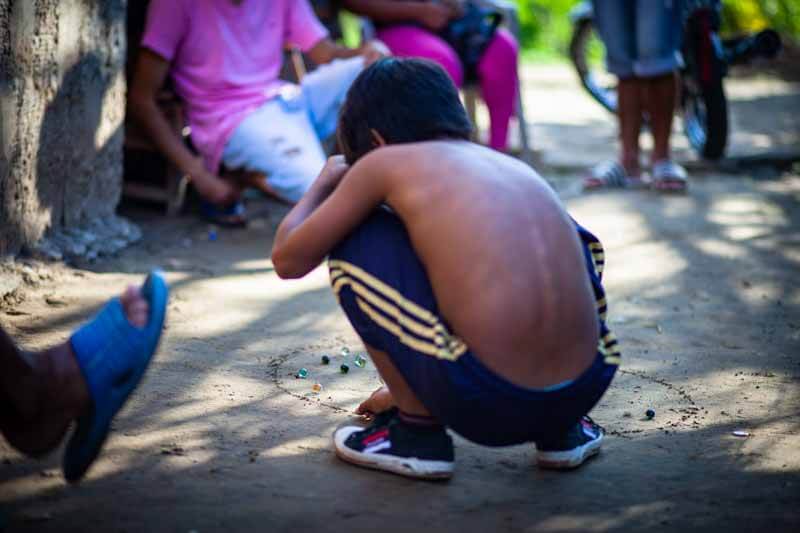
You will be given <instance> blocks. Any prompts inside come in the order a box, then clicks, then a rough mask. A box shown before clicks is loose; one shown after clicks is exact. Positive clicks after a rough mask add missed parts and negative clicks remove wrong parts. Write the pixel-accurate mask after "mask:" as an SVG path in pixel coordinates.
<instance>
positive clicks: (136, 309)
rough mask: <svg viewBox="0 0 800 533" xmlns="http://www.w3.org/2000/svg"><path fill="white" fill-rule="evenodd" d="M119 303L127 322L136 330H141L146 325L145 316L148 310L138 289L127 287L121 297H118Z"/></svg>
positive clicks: (145, 301)
mask: <svg viewBox="0 0 800 533" xmlns="http://www.w3.org/2000/svg"><path fill="white" fill-rule="evenodd" d="M119 301H120V303H122V308H123V309H124V310H125V316H126V317H128V322H130V323H131V324H132V325H133V326H136V327H137V328H143V327H145V326H146V325H147V316H148V313H149V312H150V308H149V306H148V305H147V300H145V299H144V296H142V293H141V291H140V290H139V287H135V286H133V285H129V286H128V288H127V289H126V290H125V292H123V293H122V296H120V297H119Z"/></svg>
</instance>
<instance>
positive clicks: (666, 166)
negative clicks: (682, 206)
mask: <svg viewBox="0 0 800 533" xmlns="http://www.w3.org/2000/svg"><path fill="white" fill-rule="evenodd" d="M651 172H652V175H653V188H654V189H655V190H657V191H661V192H679V193H680V192H686V189H688V187H689V181H688V179H689V175H688V174H687V173H686V169H685V168H683V167H682V166H680V165H679V164H678V163H675V162H674V161H671V160H669V159H662V160H661V161H656V162H655V163H653V169H652V171H651Z"/></svg>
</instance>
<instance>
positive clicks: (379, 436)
mask: <svg viewBox="0 0 800 533" xmlns="http://www.w3.org/2000/svg"><path fill="white" fill-rule="evenodd" d="M388 436H389V430H388V429H382V430H380V431H379V432H377V433H373V434H372V435H370V436H369V437H366V438H364V440H363V441H361V442H362V443H363V444H364V445H365V446H369V445H370V444H372V443H373V442H375V441H378V440H381V439H385V438H386V437H388Z"/></svg>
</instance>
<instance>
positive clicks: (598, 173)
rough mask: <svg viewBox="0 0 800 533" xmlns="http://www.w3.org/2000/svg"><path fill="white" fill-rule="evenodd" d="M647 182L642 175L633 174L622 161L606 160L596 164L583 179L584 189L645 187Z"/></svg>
mask: <svg viewBox="0 0 800 533" xmlns="http://www.w3.org/2000/svg"><path fill="white" fill-rule="evenodd" d="M646 186H647V184H646V183H645V182H644V181H643V180H642V178H641V176H640V175H631V173H629V172H628V171H627V170H625V167H624V166H622V164H621V163H619V162H617V161H605V162H603V163H600V164H598V165H595V166H594V167H592V168H591V169H590V170H589V174H588V175H587V176H586V177H585V178H584V179H583V190H585V191H589V190H596V189H627V188H632V189H636V188H643V187H646Z"/></svg>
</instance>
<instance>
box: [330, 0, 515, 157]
mask: <svg viewBox="0 0 800 533" xmlns="http://www.w3.org/2000/svg"><path fill="white" fill-rule="evenodd" d="M457 4H458V2H457V1H449V2H435V1H430V0H421V1H420V0H415V1H404V0H342V5H343V7H345V8H347V9H348V10H350V11H352V12H354V13H357V14H359V15H363V16H366V17H369V18H370V19H371V20H373V21H374V22H375V24H376V25H377V26H378V35H377V37H378V39H380V40H381V42H383V43H385V44H386V46H388V47H389V49H390V50H391V52H392V54H394V55H396V56H399V57H423V58H426V59H430V60H432V61H436V62H437V63H439V65H441V66H442V67H443V68H444V69H445V70H446V71H447V73H448V74H450V77H451V78H452V79H453V82H454V83H455V84H456V85H457V86H458V87H461V86H462V85H463V84H464V81H465V75H466V73H465V72H464V65H463V64H462V62H461V60H460V59H459V57H458V54H456V52H455V50H453V48H452V47H451V46H450V45H449V44H447V42H446V41H444V40H443V39H442V38H441V37H439V36H438V35H437V32H439V31H440V30H442V29H443V28H444V27H445V26H446V25H447V24H448V22H450V21H451V20H453V19H454V18H457V17H458V16H459V9H458V7H457ZM517 52H518V45H517V42H516V40H515V39H514V37H513V36H512V35H511V34H510V33H509V32H508V31H506V30H505V29H504V28H499V29H498V30H497V33H495V35H494V38H493V39H492V41H491V42H490V43H489V46H488V47H487V48H486V50H485V51H484V53H483V56H482V57H481V60H480V62H479V63H478V65H477V69H476V73H475V74H476V75H477V81H478V82H479V83H480V87H481V94H482V96H483V100H484V102H486V107H487V108H488V109H489V119H490V123H491V124H490V129H489V146H491V147H492V148H494V149H495V150H500V151H506V150H507V149H508V125H509V122H510V120H511V117H512V116H513V115H514V109H515V107H516V97H517V85H518V83H517Z"/></svg>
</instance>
